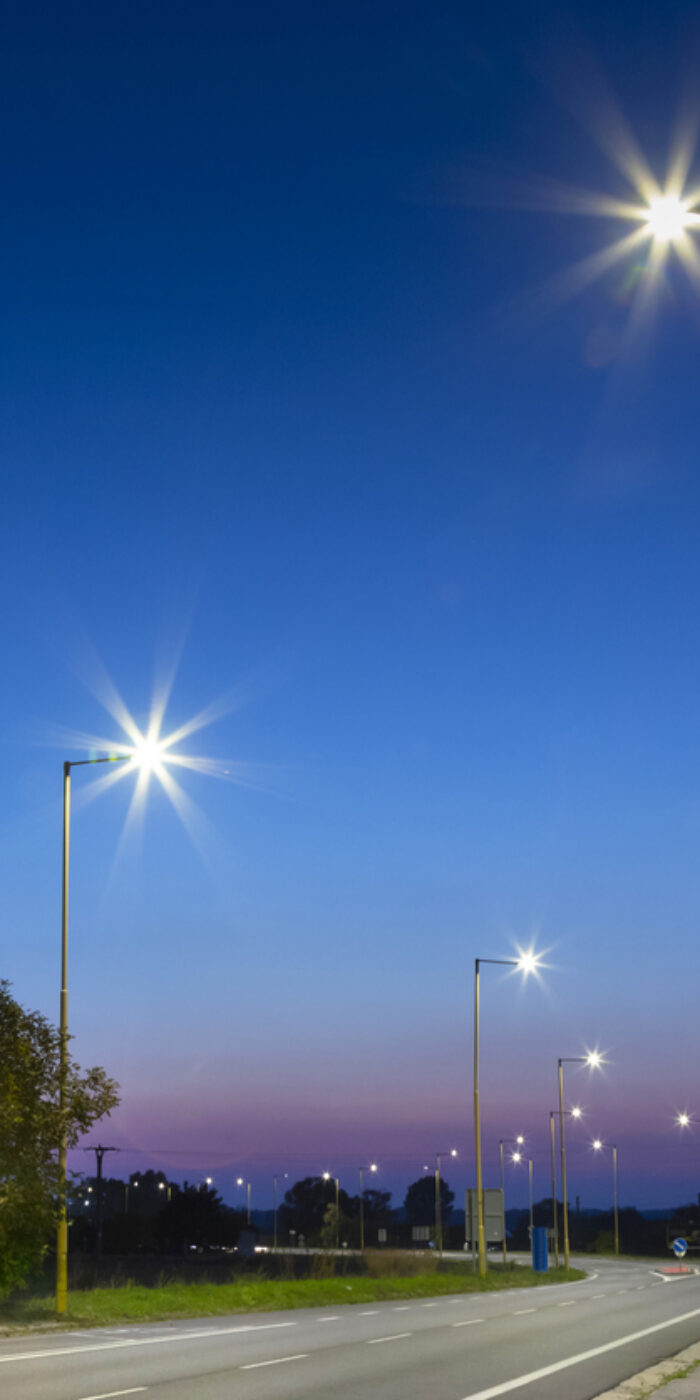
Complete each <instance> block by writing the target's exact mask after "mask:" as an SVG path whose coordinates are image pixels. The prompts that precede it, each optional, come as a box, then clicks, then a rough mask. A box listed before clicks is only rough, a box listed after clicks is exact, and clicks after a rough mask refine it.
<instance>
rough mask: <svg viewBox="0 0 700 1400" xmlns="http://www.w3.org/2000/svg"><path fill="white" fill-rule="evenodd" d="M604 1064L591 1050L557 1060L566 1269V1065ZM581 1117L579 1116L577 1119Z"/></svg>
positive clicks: (567, 1228) (593, 1067)
mask: <svg viewBox="0 0 700 1400" xmlns="http://www.w3.org/2000/svg"><path fill="white" fill-rule="evenodd" d="M603 1063H604V1060H603V1056H602V1055H600V1054H599V1053H598V1051H597V1050H590V1051H589V1052H588V1054H587V1055H564V1056H562V1057H561V1058H560V1059H558V1060H557V1079H558V1082H559V1144H560V1147H561V1194H562V1209H563V1217H564V1268H565V1269H568V1267H569V1206H568V1202H567V1199H566V1146H565V1142H564V1116H565V1115H564V1065H569V1064H579V1065H587V1066H588V1068H589V1069H599V1068H600V1066H601V1065H602V1064H603ZM579 1116H580V1115H579V1114H577V1115H576V1117H579Z"/></svg>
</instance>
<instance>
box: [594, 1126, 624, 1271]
mask: <svg viewBox="0 0 700 1400" xmlns="http://www.w3.org/2000/svg"><path fill="white" fill-rule="evenodd" d="M591 1145H592V1147H593V1151H594V1152H603V1151H604V1149H605V1147H606V1144H605V1143H604V1142H603V1140H602V1138H594V1139H593V1142H592V1144H591ZM608 1145H609V1147H610V1151H611V1152H612V1163H613V1217H614V1221H615V1253H616V1254H619V1253H620V1221H619V1216H618V1209H617V1147H616V1145H615V1143H612V1142H611V1143H610V1144H608Z"/></svg>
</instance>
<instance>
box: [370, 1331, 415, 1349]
mask: <svg viewBox="0 0 700 1400" xmlns="http://www.w3.org/2000/svg"><path fill="white" fill-rule="evenodd" d="M412 1336H413V1333H412V1332H395V1333H394V1335H393V1337H370V1339H369V1341H368V1343H367V1345H368V1347H378V1346H380V1344H381V1343H382V1342H400V1341H401V1340H402V1339H403V1338H404V1337H412Z"/></svg>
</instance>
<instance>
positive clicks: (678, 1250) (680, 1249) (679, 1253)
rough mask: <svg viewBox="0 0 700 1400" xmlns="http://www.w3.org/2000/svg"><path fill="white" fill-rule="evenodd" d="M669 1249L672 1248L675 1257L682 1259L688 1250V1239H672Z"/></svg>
mask: <svg viewBox="0 0 700 1400" xmlns="http://www.w3.org/2000/svg"><path fill="white" fill-rule="evenodd" d="M671 1249H672V1250H673V1253H674V1254H675V1256H676V1258H677V1259H682V1258H683V1255H684V1254H687V1252H688V1241H687V1240H681V1239H678V1240H674V1241H673V1244H672V1245H671Z"/></svg>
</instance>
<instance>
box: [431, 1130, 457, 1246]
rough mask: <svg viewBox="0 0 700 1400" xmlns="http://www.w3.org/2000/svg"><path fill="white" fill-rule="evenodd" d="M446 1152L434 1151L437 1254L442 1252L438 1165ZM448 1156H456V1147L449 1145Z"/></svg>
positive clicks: (445, 1155) (446, 1154)
mask: <svg viewBox="0 0 700 1400" xmlns="http://www.w3.org/2000/svg"><path fill="white" fill-rule="evenodd" d="M447 1156H448V1153H447V1152H436V1153H435V1246H436V1249H437V1251H438V1254H442V1195H441V1192H440V1166H441V1164H442V1159H443V1157H447ZM449 1156H450V1157H456V1156H457V1148H456V1147H451V1148H450V1151H449Z"/></svg>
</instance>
